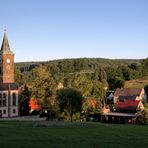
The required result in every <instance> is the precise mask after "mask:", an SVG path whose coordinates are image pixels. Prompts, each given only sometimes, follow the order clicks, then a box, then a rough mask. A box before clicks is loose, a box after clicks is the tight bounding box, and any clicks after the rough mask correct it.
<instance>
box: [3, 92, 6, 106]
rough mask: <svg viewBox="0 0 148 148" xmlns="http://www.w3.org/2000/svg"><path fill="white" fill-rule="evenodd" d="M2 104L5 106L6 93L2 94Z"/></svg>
mask: <svg viewBox="0 0 148 148" xmlns="http://www.w3.org/2000/svg"><path fill="white" fill-rule="evenodd" d="M3 106H6V94H5V93H4V94H3Z"/></svg>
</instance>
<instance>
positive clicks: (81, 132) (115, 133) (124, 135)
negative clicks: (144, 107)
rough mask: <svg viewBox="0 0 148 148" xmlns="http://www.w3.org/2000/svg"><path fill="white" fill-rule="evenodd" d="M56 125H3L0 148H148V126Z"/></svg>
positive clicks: (36, 123)
mask: <svg viewBox="0 0 148 148" xmlns="http://www.w3.org/2000/svg"><path fill="white" fill-rule="evenodd" d="M57 123H58V122H57ZM57 123H54V122H50V121H46V122H45V121H44V122H43V121H40V122H37V121H0V148H77V147H79V148H83V147H84V148H136V147H142V148H147V147H148V126H139V125H116V124H113V125H112V124H101V123H84V124H83V123H73V124H71V123H65V122H60V123H58V124H57Z"/></svg>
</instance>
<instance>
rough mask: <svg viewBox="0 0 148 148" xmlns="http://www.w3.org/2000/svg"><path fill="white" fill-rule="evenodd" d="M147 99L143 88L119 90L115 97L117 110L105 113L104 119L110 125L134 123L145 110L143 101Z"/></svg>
mask: <svg viewBox="0 0 148 148" xmlns="http://www.w3.org/2000/svg"><path fill="white" fill-rule="evenodd" d="M146 98H147V97H146V93H145V91H144V89H143V88H122V89H119V88H118V89H117V90H116V91H115V93H114V97H113V102H114V106H115V110H114V111H113V112H110V111H109V112H104V113H103V115H102V117H103V118H104V119H105V121H106V122H110V123H134V120H135V119H136V118H137V116H138V114H136V113H137V112H139V111H143V110H144V106H143V103H142V101H144V100H146Z"/></svg>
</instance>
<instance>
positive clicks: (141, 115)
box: [136, 109, 148, 124]
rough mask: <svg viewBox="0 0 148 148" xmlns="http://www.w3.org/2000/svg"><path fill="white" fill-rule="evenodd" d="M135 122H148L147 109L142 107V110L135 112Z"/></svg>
mask: <svg viewBox="0 0 148 148" xmlns="http://www.w3.org/2000/svg"><path fill="white" fill-rule="evenodd" d="M136 123H137V124H148V109H144V110H143V111H141V112H140V113H138V114H137V118H136Z"/></svg>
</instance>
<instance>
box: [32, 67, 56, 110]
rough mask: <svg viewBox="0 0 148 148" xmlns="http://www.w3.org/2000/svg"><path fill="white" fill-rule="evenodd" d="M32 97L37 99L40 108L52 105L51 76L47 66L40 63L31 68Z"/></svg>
mask: <svg viewBox="0 0 148 148" xmlns="http://www.w3.org/2000/svg"><path fill="white" fill-rule="evenodd" d="M33 76H34V79H33V81H32V97H33V98H35V99H37V102H38V104H39V105H40V106H41V107H42V108H49V107H50V106H51V105H52V100H53V99H52V95H53V93H52V90H51V83H52V82H53V81H52V77H50V74H49V72H48V70H47V67H45V66H42V65H40V66H39V67H36V68H35V69H34V70H33Z"/></svg>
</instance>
